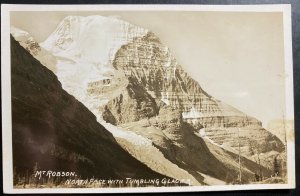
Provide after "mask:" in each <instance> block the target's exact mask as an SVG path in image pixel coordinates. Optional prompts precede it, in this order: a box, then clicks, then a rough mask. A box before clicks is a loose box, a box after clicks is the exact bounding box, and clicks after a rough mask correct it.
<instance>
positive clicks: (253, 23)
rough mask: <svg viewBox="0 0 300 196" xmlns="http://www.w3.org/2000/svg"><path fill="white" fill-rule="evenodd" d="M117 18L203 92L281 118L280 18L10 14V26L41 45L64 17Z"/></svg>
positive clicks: (168, 13) (257, 15) (267, 117)
mask: <svg viewBox="0 0 300 196" xmlns="http://www.w3.org/2000/svg"><path fill="white" fill-rule="evenodd" d="M95 14H98V15H103V16H115V17H118V18H120V19H123V20H126V21H128V22H130V23H132V24H135V25H138V26H141V27H144V28H147V29H149V30H151V31H153V32H154V33H155V34H156V35H157V36H158V37H159V38H160V39H161V41H162V42H163V43H164V44H166V45H167V46H168V47H169V48H170V50H171V52H172V53H173V54H174V56H175V57H176V59H177V61H178V62H179V63H180V64H181V66H182V67H183V68H185V70H186V71H187V72H188V73H189V74H190V75H191V76H192V77H193V78H194V79H196V80H197V81H198V82H199V83H200V85H201V87H202V88H203V89H204V90H205V91H206V92H208V93H209V94H211V95H212V96H214V97H215V98H217V99H220V100H221V101H223V102H225V103H228V104H231V105H232V106H234V107H236V108H238V109H240V110H241V111H243V112H245V113H247V114H248V115H251V116H254V117H256V118H258V119H259V120H261V121H262V122H263V123H264V124H265V125H266V124H267V123H268V121H269V120H272V119H275V118H282V117H283V112H284V111H285V107H284V105H285V103H284V102H285V100H284V80H283V78H284V50H283V49H284V48H283V20H282V14H281V13H239V12H182V11H180V12H179V11H177V12H175V11H162V12H157V11H155V12H154V11H151V12H149V11H148V12H136V11H134V12H133V11H127V12H119V11H116V12H107V11H101V12H13V13H12V14H11V24H12V25H14V26H16V27H18V28H21V29H24V30H26V31H27V32H29V33H30V34H31V35H33V37H34V38H35V39H36V40H37V41H38V42H42V41H44V40H45V39H46V38H47V36H48V35H50V33H51V32H52V31H54V30H55V28H56V26H57V25H58V23H59V22H60V21H61V20H62V19H63V18H64V17H65V16H68V15H80V16H86V15H95Z"/></svg>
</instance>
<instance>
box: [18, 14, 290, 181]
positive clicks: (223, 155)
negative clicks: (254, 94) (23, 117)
mask: <svg viewBox="0 0 300 196" xmlns="http://www.w3.org/2000/svg"><path fill="white" fill-rule="evenodd" d="M13 35H14V34H13ZM23 42H24V41H22V40H21V41H20V44H21V45H22V43H23ZM25 42H26V41H25ZM22 46H23V47H24V48H26V45H24V44H23V45H22ZM39 46H40V47H41V48H42V50H43V51H46V52H47V54H50V55H51V56H52V57H54V58H55V62H56V63H55V70H53V68H52V67H53V66H52V65H49V64H45V63H44V64H43V61H42V60H40V62H41V63H42V64H43V65H44V66H45V67H47V68H48V69H50V70H52V71H53V73H54V74H55V75H56V76H57V78H56V80H57V79H58V80H59V81H60V82H61V87H60V88H63V89H64V90H65V91H66V92H67V93H69V94H70V96H71V95H72V96H74V97H72V98H73V99H72V101H67V102H66V103H65V105H64V106H63V107H68V108H70V110H68V112H67V113H70V114H69V115H73V114H74V115H75V116H73V118H74V121H70V122H69V121H68V122H62V126H63V127H61V129H62V131H63V130H68V128H70V127H72V128H74V129H76V131H78V133H77V132H76V133H77V134H78V137H79V135H81V134H83V135H86V136H89V137H88V138H85V137H83V138H81V139H82V140H84V142H86V143H87V145H92V146H93V145H95V146H97V145H101V141H102V140H103V138H102V137H104V136H102V134H104V135H106V136H105V137H107V138H108V139H107V140H109V142H110V144H109V145H113V147H112V148H111V147H110V146H109V145H108V146H106V143H105V144H103V145H101V147H100V148H99V152H98V151H94V152H93V153H91V152H88V154H89V155H91V156H93V157H94V158H95V159H92V158H89V159H90V160H91V162H92V163H93V164H92V165H93V166H94V167H89V166H87V165H85V166H86V167H89V169H88V171H89V172H92V171H93V170H94V169H95V167H96V166H97V164H96V163H98V162H99V164H100V163H101V164H102V162H101V161H102V159H103V160H106V159H108V160H111V161H112V162H116V163H117V162H120V161H121V160H117V159H119V155H116V154H115V156H113V157H109V156H108V157H106V155H105V156H102V155H101V153H104V150H105V149H109V152H110V154H113V153H114V151H115V150H116V152H118V153H120V154H122V156H123V157H125V154H126V153H127V154H126V156H129V154H130V155H131V156H129V157H130V158H129V157H126V159H130V160H131V161H132V162H133V163H132V164H131V162H130V161H129V162H128V161H127V162H126V161H124V165H123V161H122V164H120V165H118V166H115V164H116V163H114V164H113V165H112V166H110V167H109V168H110V170H107V175H109V173H110V172H112V171H111V170H114V172H115V173H118V174H119V172H121V171H119V170H118V171H115V170H117V169H120V170H122V169H124V171H127V170H128V172H129V174H130V172H131V170H132V168H135V167H137V168H140V169H141V170H145V171H141V173H142V174H145V176H148V177H149V176H151V175H153V176H155V175H158V176H159V177H162V176H168V177H170V178H174V179H190V182H191V185H221V184H223V185H224V184H240V183H243V184H247V183H251V182H253V181H258V179H257V176H259V177H260V178H261V179H260V180H262V179H267V178H269V177H271V176H272V175H274V169H273V168H272V167H273V165H272V164H274V159H275V158H274V157H284V154H285V146H284V144H283V142H282V141H281V140H280V139H279V138H278V137H277V136H276V135H274V134H273V133H271V132H269V131H268V130H266V129H265V128H263V127H262V123H261V122H260V121H259V120H258V119H256V118H254V117H251V116H249V115H247V114H245V113H243V112H241V111H239V110H238V109H236V108H234V107H232V106H230V105H227V104H225V103H223V102H222V101H220V100H218V99H216V98H214V97H212V96H211V95H209V94H208V93H206V92H205V90H203V88H202V86H200V84H199V83H198V82H197V81H195V80H194V79H193V78H191V77H190V76H189V75H188V74H187V73H186V72H185V71H184V66H181V65H180V64H179V63H178V62H177V61H176V58H175V57H174V56H173V55H172V53H171V51H170V50H169V48H168V47H167V46H165V45H164V44H163V43H162V42H161V41H160V39H159V38H158V37H157V36H156V35H155V34H154V33H153V32H151V31H150V30H147V29H143V28H141V27H138V26H134V25H132V24H130V23H128V22H125V21H122V20H119V19H115V18H109V17H102V16H87V17H81V16H69V17H66V18H65V19H63V20H62V21H61V22H60V23H59V25H58V27H57V29H56V30H55V31H53V33H52V34H51V35H49V37H48V38H47V39H46V40H45V41H44V42H42V43H39ZM26 49H27V50H28V48H26ZM29 52H30V51H29ZM31 53H32V52H31ZM16 55H17V54H16ZM33 56H34V55H33ZM35 58H36V59H37V60H39V58H38V57H35ZM45 69H46V68H45ZM48 71H49V70H48ZM32 72H33V71H32ZM49 72H51V71H49ZM53 73H51V76H53V77H54V74H53ZM35 74H37V75H38V74H39V73H36V72H35ZM39 77H42V76H39ZM52 80H55V79H52ZM47 82H49V83H51V82H50V81H47ZM47 82H46V83H47ZM16 83H18V81H16ZM48 85H49V86H50V87H51V85H52V84H48ZM19 88H21V87H19ZM61 91H62V90H61ZM20 92H21V91H20ZM36 94H37V95H36V96H37V97H38V96H40V95H39V94H38V92H36ZM44 99H45V98H44ZM68 99H69V98H68ZM70 99H71V98H70ZM45 100H47V99H45ZM59 100H60V99H59V98H57V102H55V103H54V105H55V104H61V103H59ZM75 100H76V101H77V102H76V104H82V105H80V107H79V106H78V107H79V108H80V111H81V110H84V111H86V113H88V112H91V113H92V114H85V113H84V114H83V113H82V112H79V111H78V110H75V109H74V110H71V108H77V107H74V106H72V105H70V102H71V103H73V102H75ZM62 101H63V100H62ZM83 108H84V109H83ZM48 110H49V111H52V110H55V108H54V109H53V108H46V109H45V111H48ZM51 115H52V114H51ZM92 116H93V119H92V120H91V118H92ZM65 118H66V117H64V118H63V119H65ZM66 120H70V119H68V118H67V119H66ZM90 121H92V122H91V123H90ZM55 123H56V122H55ZM64 124H68V125H69V126H70V127H69V126H66V125H64ZM51 125H53V122H51V123H49V125H48V126H51ZM98 129H99V130H100V131H99V130H98ZM106 130H107V131H106ZM91 131H92V132H93V133H94V132H95V133H96V135H97V137H99V138H98V139H96V138H95V137H96V136H93V135H92V133H90V132H91ZM109 132H110V133H109ZM62 133H63V132H62ZM53 134H54V133H53ZM56 134H58V133H56V132H55V134H54V135H56ZM64 136H66V135H64ZM81 139H80V138H77V140H76V143H78V144H80V140H81ZM90 140H91V141H92V143H90V144H88V143H89V141H90ZM97 141H99V142H98V143H99V144H98V143H97ZM105 141H106V140H105ZM45 142H46V141H45ZM63 142H67V141H65V140H63ZM35 145H36V144H35ZM115 145H116V146H117V147H116V146H115ZM92 146H91V149H92V148H93V147H92ZM120 146H121V147H122V148H123V149H119V148H118V147H120ZM81 147H82V148H83V149H82V150H87V149H85V148H84V147H83V146H81ZM115 148H116V149H115ZM88 149H89V148H88ZM100 149H102V150H100ZM121 152H122V153H121ZM104 154H105V153H104ZM133 157H134V158H133ZM257 157H258V158H259V160H258V158H257ZM110 158H115V159H110ZM124 159H125V158H124ZM282 159H283V158H282ZM137 160H138V161H137ZM139 161H140V162H139ZM283 163H284V161H282V164H283ZM136 165H137V166H136ZM145 165H146V166H147V167H146V166H145ZM106 166H107V165H106ZM114 167H116V169H113V168H114ZM121 174H122V172H121ZM121 174H120V175H121Z"/></svg>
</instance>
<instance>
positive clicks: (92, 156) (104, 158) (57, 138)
mask: <svg viewBox="0 0 300 196" xmlns="http://www.w3.org/2000/svg"><path fill="white" fill-rule="evenodd" d="M11 76H12V77H11V83H12V137H13V166H14V168H15V172H16V173H17V174H19V175H24V173H26V171H29V173H30V174H31V173H32V168H33V167H34V165H35V163H38V165H39V168H40V169H42V170H48V169H50V170H52V171H53V170H54V171H55V170H59V171H74V172H76V173H77V174H78V175H80V176H81V177H92V176H93V177H96V178H101V179H124V178H127V177H128V178H130V177H131V178H143V179H149V178H163V177H165V176H163V175H161V174H158V173H156V172H154V171H152V170H151V169H149V168H148V167H147V166H145V165H144V164H142V163H141V162H139V161H137V160H136V159H134V158H133V157H132V156H131V155H129V154H128V153H127V152H126V151H125V150H123V149H122V148H121V147H120V146H119V145H118V144H117V142H116V141H115V139H114V138H113V136H112V135H111V133H109V132H108V131H107V130H106V129H105V128H104V127H103V126H102V125H100V124H99V123H97V121H96V118H95V116H94V115H93V114H92V113H91V112H90V111H89V110H88V109H87V108H86V107H85V106H84V105H82V104H81V103H80V102H78V101H77V100H76V99H75V98H74V97H73V96H71V95H69V94H68V93H67V92H65V91H64V90H63V89H62V87H61V83H60V82H59V81H58V80H57V77H56V76H55V75H54V74H53V73H52V72H51V71H50V70H48V69H47V68H46V67H44V66H42V65H41V64H40V62H39V61H37V60H36V59H34V58H33V57H32V56H31V55H30V53H29V52H28V51H26V50H25V49H24V48H22V47H21V46H20V44H19V43H17V42H16V41H15V40H14V38H12V37H11Z"/></svg>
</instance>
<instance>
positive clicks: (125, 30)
mask: <svg viewBox="0 0 300 196" xmlns="http://www.w3.org/2000/svg"><path fill="white" fill-rule="evenodd" d="M147 32H148V30H146V29H143V28H141V27H136V26H134V25H131V24H130V23H128V22H125V21H122V20H119V19H116V18H111V17H104V16H99V15H92V16H86V17H83V16H68V17H66V18H64V19H63V20H62V21H61V22H60V23H59V25H58V26H57V28H56V30H55V31H54V32H53V33H52V34H51V35H50V36H49V37H48V38H47V39H46V40H45V41H44V42H43V43H41V46H42V47H44V48H45V49H47V50H49V51H51V52H52V53H53V54H55V55H57V56H61V57H65V58H69V59H72V60H74V61H76V62H85V63H97V64H109V61H110V60H112V59H113V57H114V54H115V53H116V52H117V50H118V49H119V48H120V47H121V46H122V45H124V44H127V43H128V42H130V41H132V40H133V38H135V37H142V36H144V35H146V34H147Z"/></svg>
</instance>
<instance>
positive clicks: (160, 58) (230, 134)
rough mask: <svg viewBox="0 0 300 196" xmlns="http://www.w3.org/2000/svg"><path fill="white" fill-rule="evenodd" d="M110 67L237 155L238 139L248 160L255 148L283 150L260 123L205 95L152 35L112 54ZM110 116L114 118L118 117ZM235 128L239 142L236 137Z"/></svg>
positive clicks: (136, 40) (275, 138) (115, 114)
mask: <svg viewBox="0 0 300 196" xmlns="http://www.w3.org/2000/svg"><path fill="white" fill-rule="evenodd" d="M113 66H114V67H115V68H116V69H118V70H123V71H124V73H125V76H126V77H128V78H135V79H136V80H137V81H138V82H139V83H140V84H141V85H142V86H144V88H145V91H146V92H148V93H149V94H150V95H151V96H152V97H153V98H154V99H155V100H156V102H157V103H158V104H159V102H163V103H164V104H166V105H169V106H171V107H173V108H175V109H178V110H179V111H181V112H182V116H183V120H184V121H186V122H188V123H189V124H191V125H192V126H193V127H194V128H196V129H200V128H204V130H202V133H204V134H203V136H205V137H208V138H210V140H211V141H212V142H214V143H215V144H218V145H220V146H223V147H224V148H226V149H228V150H231V151H232V152H237V150H238V142H237V141H239V140H240V146H241V147H242V153H243V155H244V156H247V157H250V156H252V155H253V154H255V151H257V148H258V146H259V148H260V151H261V152H267V151H270V150H272V149H273V150H277V151H278V152H282V151H283V150H284V146H283V144H282V143H281V142H280V140H279V139H278V138H277V137H275V136H274V135H272V134H271V133H269V132H268V131H266V130H265V129H263V128H262V126H261V122H260V121H258V120H257V119H255V118H253V117H250V116H247V115H246V114H244V113H242V112H240V111H238V110H237V109H235V108H233V107H231V106H229V105H227V104H224V103H222V102H221V101H219V100H216V99H215V98H213V97H211V96H210V95H208V94H207V93H206V92H205V91H204V90H203V89H202V88H201V87H200V85H199V84H198V83H197V82H196V81H195V80H193V79H192V78H191V77H189V76H188V74H187V73H186V72H185V71H184V70H183V69H182V68H181V66H180V65H178V63H177V61H176V60H175V58H174V57H173V56H172V54H171V53H170V51H169V49H168V48H167V47H166V46H164V45H163V44H162V43H161V42H160V40H159V39H158V38H157V37H156V36H155V35H154V34H153V33H151V32H148V34H147V35H145V36H144V37H140V38H136V39H134V40H133V41H132V42H130V43H128V44H126V45H123V46H122V47H121V48H120V50H118V52H117V53H116V55H115V59H114V61H113ZM113 102H114V103H115V102H117V100H114V101H113ZM122 104H123V105H126V104H127V103H122ZM115 105H116V103H115ZM108 106H109V107H108V109H110V111H116V108H113V107H112V104H111V102H109V103H108ZM127 111H128V112H126V111H124V112H122V115H124V113H127V114H129V113H130V110H127ZM113 113H114V116H115V117H116V116H119V115H120V114H121V113H116V112H113ZM145 115H146V113H145ZM152 116H153V115H152ZM148 117H151V115H148ZM141 118H144V116H141ZM141 118H140V119H141ZM136 120H139V119H137V118H136ZM127 122H130V121H127ZM121 123H123V122H121ZM238 129H240V132H241V133H240V134H241V136H240V139H238V137H237V135H238V134H237V133H238ZM253 143H255V145H254V144H253Z"/></svg>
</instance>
